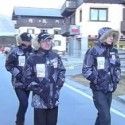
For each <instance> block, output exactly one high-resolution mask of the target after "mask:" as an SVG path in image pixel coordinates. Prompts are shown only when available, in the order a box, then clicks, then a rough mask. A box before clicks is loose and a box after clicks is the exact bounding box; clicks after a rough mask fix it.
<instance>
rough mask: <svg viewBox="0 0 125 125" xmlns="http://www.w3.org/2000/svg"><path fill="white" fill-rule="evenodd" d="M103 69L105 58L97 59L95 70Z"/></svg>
mask: <svg viewBox="0 0 125 125" xmlns="http://www.w3.org/2000/svg"><path fill="white" fill-rule="evenodd" d="M104 68H105V58H104V57H97V69H104Z"/></svg>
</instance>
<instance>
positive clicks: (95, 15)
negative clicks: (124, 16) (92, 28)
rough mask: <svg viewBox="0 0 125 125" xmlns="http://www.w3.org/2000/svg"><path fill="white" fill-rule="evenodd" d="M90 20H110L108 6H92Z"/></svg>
mask: <svg viewBox="0 0 125 125" xmlns="http://www.w3.org/2000/svg"><path fill="white" fill-rule="evenodd" d="M90 21H108V9H107V8H91V9H90Z"/></svg>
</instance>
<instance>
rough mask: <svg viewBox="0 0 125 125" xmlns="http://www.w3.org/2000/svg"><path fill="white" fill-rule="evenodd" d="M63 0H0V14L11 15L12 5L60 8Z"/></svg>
mask: <svg viewBox="0 0 125 125" xmlns="http://www.w3.org/2000/svg"><path fill="white" fill-rule="evenodd" d="M64 2H65V0H0V3H1V4H0V15H5V16H9V17H11V16H12V10H13V7H14V6H23V7H41V8H60V7H61V6H62V4H63V3H64Z"/></svg>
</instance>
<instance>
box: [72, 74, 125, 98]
mask: <svg viewBox="0 0 125 125" xmlns="http://www.w3.org/2000/svg"><path fill="white" fill-rule="evenodd" d="M72 79H73V80H74V81H76V82H79V83H80V84H83V85H85V86H88V87H89V81H88V80H86V79H85V78H84V77H83V76H82V74H78V75H75V76H72ZM120 95H125V75H123V76H121V80H120V83H119V84H118V87H117V89H116V91H115V92H114V93H113V97H117V96H120Z"/></svg>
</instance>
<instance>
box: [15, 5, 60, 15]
mask: <svg viewBox="0 0 125 125" xmlns="http://www.w3.org/2000/svg"><path fill="white" fill-rule="evenodd" d="M13 13H14V15H15V16H43V17H62V16H61V12H60V9H55V8H34V7H15V8H14V11H13Z"/></svg>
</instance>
